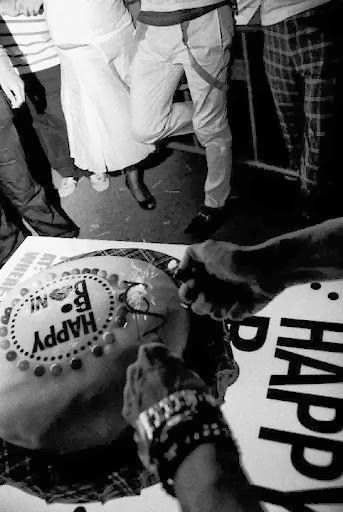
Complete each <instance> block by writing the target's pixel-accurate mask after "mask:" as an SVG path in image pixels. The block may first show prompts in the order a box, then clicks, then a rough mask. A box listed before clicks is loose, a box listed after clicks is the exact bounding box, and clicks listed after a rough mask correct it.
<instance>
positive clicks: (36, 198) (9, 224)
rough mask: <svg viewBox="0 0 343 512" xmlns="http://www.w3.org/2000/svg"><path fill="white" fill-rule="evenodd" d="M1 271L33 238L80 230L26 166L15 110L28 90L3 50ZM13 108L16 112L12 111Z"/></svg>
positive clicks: (67, 234) (0, 91) (0, 97)
mask: <svg viewBox="0 0 343 512" xmlns="http://www.w3.org/2000/svg"><path fill="white" fill-rule="evenodd" d="M0 88H1V89H0V268H1V267H2V265H3V264H4V263H5V262H6V261H7V259H8V258H9V257H10V256H11V254H12V253H13V252H14V250H15V249H16V248H17V247H18V246H19V245H20V243H21V242H22V241H23V240H24V238H25V236H27V235H29V234H31V233H30V231H29V230H28V229H27V228H26V227H25V226H24V225H23V223H22V221H23V220H25V221H26V223H27V224H28V225H29V227H31V228H32V229H33V230H34V231H35V232H36V233H37V234H38V235H41V236H61V237H69V238H70V237H77V236H78V233H79V229H78V227H77V226H76V225H75V224H74V223H73V222H72V221H71V219H69V217H67V215H66V214H65V213H64V212H63V211H61V210H59V209H57V208H56V207H55V206H53V205H52V204H51V203H50V202H49V200H48V199H47V197H46V195H45V192H44V189H43V187H41V186H40V185H39V184H38V183H36V182H35V181H34V180H33V178H32V176H31V174H30V172H29V170H28V168H27V165H26V162H25V157H24V153H23V150H22V147H21V144H20V141H19V137H18V133H17V131H16V128H15V126H14V123H13V113H12V109H16V108H19V107H20V106H21V105H22V103H23V102H24V101H25V86H24V82H23V81H22V79H21V78H20V76H19V74H18V72H17V71H16V70H15V69H14V68H13V66H12V63H11V61H10V59H9V58H8V55H7V53H6V52H5V50H4V49H3V48H2V47H1V46H0ZM11 107H12V109H11Z"/></svg>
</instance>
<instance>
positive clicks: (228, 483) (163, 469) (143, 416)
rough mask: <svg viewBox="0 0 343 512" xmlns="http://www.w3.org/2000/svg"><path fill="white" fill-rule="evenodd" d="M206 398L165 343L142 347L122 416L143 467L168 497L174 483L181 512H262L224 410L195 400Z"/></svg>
mask: <svg viewBox="0 0 343 512" xmlns="http://www.w3.org/2000/svg"><path fill="white" fill-rule="evenodd" d="M182 393H184V395H182ZM207 393H208V391H207V387H206V385H205V383H204V382H203V381H202V379H201V378H200V377H199V376H198V375H197V374H195V373H194V372H192V371H191V370H189V369H187V368H186V367H185V365H184V363H183V361H182V360H181V359H179V358H177V357H175V356H173V354H171V352H170V351H169V349H168V348H167V347H166V346H164V345H163V344H162V343H148V344H146V345H142V346H141V347H140V349H139V352H138V359H137V361H136V363H134V364H132V365H130V366H129V367H128V369H127V380H126V385H125V390H124V401H123V402H124V407H123V416H124V418H125V419H126V420H127V422H128V423H130V424H131V425H132V426H133V427H135V428H136V437H135V439H136V442H137V444H138V453H139V455H140V458H141V460H142V463H143V464H144V465H145V466H146V468H147V469H149V470H150V471H153V472H154V473H156V468H157V473H158V474H159V477H160V480H161V481H162V483H163V484H164V486H165V488H166V489H167V490H168V492H170V485H171V484H170V483H169V485H166V483H168V482H169V478H172V479H173V481H174V485H173V491H174V493H175V496H176V497H177V499H178V500H179V502H180V504H181V507H182V511H183V512H224V511H225V512H226V511H228V512H261V510H262V509H261V507H260V505H259V503H258V500H257V498H256V496H255V495H254V490H253V487H252V486H251V485H250V484H249V482H248V479H247V477H246V475H245V473H244V471H243V469H242V468H241V465H240V460H239V454H238V449H237V446H236V443H235V441H234V439H233V438H232V436H231V433H230V430H229V428H228V426H227V423H226V421H225V420H224V418H223V416H222V413H221V411H220V408H219V407H218V406H217V405H216V404H215V403H213V402H215V401H214V400H213V398H212V401H207V400H209V399H208V398H207V399H206V400H205V402H204V401H198V399H197V398H196V397H200V398H201V397H206V396H208V395H207ZM182 396H183V398H182ZM165 414H166V416H165ZM213 423H215V425H214V427H213V430H211V429H212V426H213ZM210 425H211V426H210ZM215 429H217V430H215ZM205 431H206V434H203V432H205ZM198 433H199V434H198ZM196 436H198V437H196ZM188 437H189V439H191V440H193V439H194V440H195V441H194V442H193V441H187V439H188ZM196 439H198V441H196ZM153 453H155V458H154V456H153ZM187 454H188V455H187ZM156 461H157V462H156ZM166 461H167V462H166ZM152 463H153V464H152Z"/></svg>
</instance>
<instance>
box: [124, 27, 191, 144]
mask: <svg viewBox="0 0 343 512" xmlns="http://www.w3.org/2000/svg"><path fill="white" fill-rule="evenodd" d="M161 36H162V37H161ZM136 37H137V50H136V52H135V55H134V57H133V61H132V65H131V85H130V98H131V113H132V130H133V134H134V137H135V138H136V139H137V140H140V141H142V142H147V143H152V142H155V141H157V140H160V139H163V138H165V137H170V136H176V135H184V134H186V133H191V132H192V131H193V125H192V117H193V107H192V104H191V102H180V103H173V96H174V93H175V91H176V89H177V86H178V84H179V82H180V79H181V76H182V74H183V67H182V64H181V63H178V62H171V59H172V57H173V56H174V55H175V53H177V51H178V47H180V45H181V41H180V39H179V29H178V26H170V27H153V26H149V27H147V26H146V25H143V24H138V28H137V36H136Z"/></svg>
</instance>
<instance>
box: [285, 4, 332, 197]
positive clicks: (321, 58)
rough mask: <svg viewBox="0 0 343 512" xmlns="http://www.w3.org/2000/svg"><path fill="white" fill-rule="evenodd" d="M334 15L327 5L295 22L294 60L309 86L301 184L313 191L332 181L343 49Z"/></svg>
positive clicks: (305, 94)
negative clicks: (331, 155)
mask: <svg viewBox="0 0 343 512" xmlns="http://www.w3.org/2000/svg"><path fill="white" fill-rule="evenodd" d="M332 16H333V10H332V8H331V6H330V5H326V4H324V5H322V6H320V7H317V8H314V9H310V10H308V11H306V12H304V13H302V14H300V15H298V16H297V17H296V19H295V20H294V23H295V24H296V32H295V35H294V50H295V51H294V59H295V62H296V66H297V70H298V72H299V73H300V74H301V75H302V77H303V79H304V84H305V86H304V115H305V123H304V135H303V140H304V145H303V152H302V159H301V181H302V187H303V188H304V189H308V191H309V192H310V191H311V189H319V188H321V186H322V185H324V186H325V183H326V182H327V181H328V178H329V176H328V172H329V168H328V167H329V161H330V154H331V152H332V151H333V141H334V117H335V109H336V104H335V97H336V84H337V77H338V73H339V46H338V41H337V39H338V37H337V34H335V29H334V20H333V17H332Z"/></svg>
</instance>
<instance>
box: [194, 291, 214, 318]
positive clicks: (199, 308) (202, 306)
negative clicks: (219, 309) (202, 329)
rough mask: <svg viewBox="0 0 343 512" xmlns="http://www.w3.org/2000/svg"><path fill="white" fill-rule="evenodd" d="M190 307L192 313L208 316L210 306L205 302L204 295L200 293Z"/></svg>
mask: <svg viewBox="0 0 343 512" xmlns="http://www.w3.org/2000/svg"><path fill="white" fill-rule="evenodd" d="M191 307H192V311H193V312H194V313H195V314H197V315H209V314H210V312H211V308H212V305H211V304H210V303H209V302H207V300H206V299H205V295H204V293H200V294H199V295H198V297H197V299H196V300H195V301H194V302H193V304H192V306H191Z"/></svg>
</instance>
